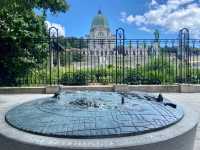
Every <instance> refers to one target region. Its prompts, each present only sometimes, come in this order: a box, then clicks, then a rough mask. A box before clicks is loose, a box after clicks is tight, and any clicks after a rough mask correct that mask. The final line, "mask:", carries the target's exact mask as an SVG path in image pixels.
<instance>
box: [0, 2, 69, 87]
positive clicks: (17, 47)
mask: <svg viewBox="0 0 200 150" xmlns="http://www.w3.org/2000/svg"><path fill="white" fill-rule="evenodd" d="M68 8H69V5H68V4H67V2H66V1H65V0H56V1H55V0H1V1H0V85H5V84H6V85H16V84H17V80H18V78H20V77H22V76H24V75H25V74H27V73H28V72H30V70H31V69H32V68H34V67H38V65H41V64H42V63H44V61H45V60H46V59H45V58H46V57H47V49H46V48H47V37H48V32H47V29H46V25H45V18H46V11H47V10H49V11H50V12H52V13H53V14H56V13H59V12H66V11H67V10H68ZM34 9H40V10H41V11H42V12H43V13H42V15H40V16H39V15H36V13H35V11H34Z"/></svg>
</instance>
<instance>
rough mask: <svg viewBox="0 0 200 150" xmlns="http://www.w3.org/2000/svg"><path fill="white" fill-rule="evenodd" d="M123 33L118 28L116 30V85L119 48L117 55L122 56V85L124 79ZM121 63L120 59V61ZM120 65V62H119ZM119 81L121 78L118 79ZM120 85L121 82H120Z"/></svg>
mask: <svg viewBox="0 0 200 150" xmlns="http://www.w3.org/2000/svg"><path fill="white" fill-rule="evenodd" d="M118 40H119V43H120V44H119V45H118ZM124 46H125V31H124V29H123V28H118V29H117V30H116V84H117V68H118V64H117V53H118V48H119V50H120V51H119V54H122V83H124V79H125V47H124ZM120 58H121V57H120ZM120 61H121V59H120ZM120 64H121V62H120ZM120 71H121V66H120ZM120 79H121V78H120ZM120 83H121V81H120Z"/></svg>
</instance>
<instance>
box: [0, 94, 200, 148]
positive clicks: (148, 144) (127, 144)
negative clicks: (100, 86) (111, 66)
mask: <svg viewBox="0 0 200 150" xmlns="http://www.w3.org/2000/svg"><path fill="white" fill-rule="evenodd" d="M68 94H69V93H68ZM106 94H111V95H112V94H113V93H106ZM115 94H117V95H118V96H119V97H120V98H119V99H118V100H117V97H118V96H116V95H115ZM89 95H91V94H89ZM99 95H101V98H104V100H105V97H104V96H102V93H99ZM122 95H123V96H124V97H125V98H124V101H125V104H122V99H121V96H122ZM122 95H121V93H114V95H112V96H111V97H115V96H116V97H115V98H114V99H111V103H109V100H110V98H108V100H107V101H105V102H103V103H101V102H102V101H101V100H100V101H98V100H97V101H93V100H92V101H91V99H90V100H89V101H87V100H85V101H83V99H79V100H77V98H76V100H77V101H75V100H73V101H71V100H70V101H69V99H67V104H66V101H59V105H62V106H63V105H64V106H65V109H68V107H69V106H70V107H71V106H72V105H73V106H74V109H75V110H73V111H78V110H77V109H84V111H86V112H87V111H96V109H103V110H101V111H103V112H105V111H108V110H107V109H108V108H109V110H110V109H111V110H112V111H114V112H115V111H116V109H117V111H122V110H123V109H125V108H126V109H125V110H129V109H130V110H131V111H133V110H138V111H139V110H144V109H139V108H137V107H139V106H137V105H135V103H137V102H138V101H137V100H133V103H132V102H129V100H128V98H126V96H125V95H124V94H122ZM130 95H134V97H137V96H136V95H137V94H136V93H132V94H130ZM130 95H129V96H130ZM95 97H97V96H95ZM139 97H142V98H145V97H146V98H147V99H145V102H144V104H140V103H139V104H138V105H140V106H145V105H147V104H149V102H150V104H151V106H152V103H155V104H158V105H159V106H161V105H163V107H164V108H165V106H167V108H168V109H170V110H173V109H174V108H171V106H169V105H165V104H167V103H168V104H169V103H170V102H169V101H168V100H165V99H164V101H163V102H156V99H157V97H152V96H149V97H148V96H146V94H145V95H143V94H141V95H139ZM62 98H63V97H62ZM65 98H66V97H65ZM50 99H51V101H52V100H53V99H52V97H51V98H50ZM48 100H49V98H47V99H42V100H41V99H40V100H35V101H32V102H27V103H25V104H22V105H20V106H17V107H14V108H13V106H8V107H5V108H4V110H3V111H2V112H1V113H0V114H1V116H0V120H1V121H0V146H1V147H3V149H5V150H7V149H8V150H16V149H17V150H18V149H19V150H22V149H23V150H36V149H37V150H46V149H48V150H49V149H50V150H51V149H52V150H68V149H77V150H80V149H94V150H95V149H130V150H169V149H170V150H177V149H179V150H192V147H193V144H194V137H195V133H196V127H197V123H198V116H197V114H196V113H195V112H193V111H192V110H190V109H189V108H187V107H185V106H183V107H180V106H179V105H176V106H177V107H176V110H175V112H176V113H173V115H175V116H176V115H177V116H176V117H175V118H176V119H177V120H173V122H171V123H169V124H166V126H162V127H160V126H159V127H158V128H151V130H150V129H149V130H141V131H140V132H133V131H135V129H134V127H132V128H133V129H134V130H128V131H129V132H128V134H127V131H126V132H125V133H124V132H116V133H115V134H109V135H108V133H107V134H102V135H99V134H98V135H97V134H96V135H94V134H89V135H88V134H86V135H85V134H84V136H83V135H82V134H80V133H79V132H75V133H76V134H75V133H73V136H72V135H70V134H69V133H68V134H66V133H65V135H66V136H63V135H62V136H59V135H52V133H50V134H49V132H46V133H45V132H43V133H38V132H32V131H28V130H25V129H20V128H19V127H14V125H12V124H11V122H10V123H9V117H8V115H9V114H10V113H11V114H12V112H15V110H18V109H19V108H21V106H26V107H27V105H30V104H38V103H39V104H44V103H46V102H47V101H48ZM65 100H66V99H65ZM112 100H115V102H116V103H113V102H112ZM141 101H142V99H141ZM146 101H147V102H146ZM146 103H147V104H146ZM47 104H49V103H48V102H47ZM68 104H69V105H68ZM110 104H112V105H111V106H110ZM126 104H127V105H126ZM130 104H134V107H133V108H134V109H133V108H132V107H131V108H129V106H130ZM39 106H41V105H39ZM51 107H52V106H51ZM70 107H69V108H70ZM127 107H128V108H127ZM156 107H157V105H156ZM163 107H161V108H162V109H163ZM42 108H43V109H42V110H43V111H44V110H45V111H47V110H48V109H46V107H45V109H44V107H42ZM40 109H41V107H40ZM146 109H147V108H146ZM148 110H150V108H148ZM79 111H80V110H79ZM84 111H83V112H84ZM62 112H63V111H62ZM142 112H143V114H144V112H145V111H142ZM164 112H165V111H164ZM51 113H52V112H51ZM56 113H57V114H59V115H60V112H59V111H56ZM19 114H20V113H19ZM64 114H65V113H64ZM66 114H68V112H66ZM108 114H109V113H108ZM161 114H162V113H161ZM62 115H63V114H62ZM5 116H7V117H8V118H6V119H5ZM153 116H154V115H153ZM161 116H162V115H161ZM18 117H19V116H18ZM79 117H80V116H79ZM107 117H109V115H107ZM143 117H144V116H143ZM118 118H119V119H122V118H120V117H118ZM10 119H12V118H10ZM18 119H19V118H18ZM147 119H148V118H147ZM165 119H166V118H165ZM168 119H169V118H168ZM168 119H167V120H168ZM133 120H135V119H133ZM140 120H141V119H140ZM144 120H146V118H145V117H144ZM168 121H169V120H168ZM29 122H30V120H29ZM122 122H123V121H122ZM136 122H138V120H137V121H136ZM118 123H121V122H118ZM125 123H126V122H125ZM108 124H109V123H108ZM26 125H27V124H26ZM125 125H126V124H125ZM125 125H124V124H123V125H122V128H123V127H125ZM137 125H138V126H139V125H141V124H137ZM100 127H101V126H100ZM143 127H144V126H143ZM26 129H27V126H26ZM74 129H76V128H74ZM143 129H144V128H143ZM145 129H146V128H145ZM42 131H43V130H42ZM46 131H48V130H46ZM122 131H123V130H122ZM136 131H138V130H136ZM102 133H104V132H102Z"/></svg>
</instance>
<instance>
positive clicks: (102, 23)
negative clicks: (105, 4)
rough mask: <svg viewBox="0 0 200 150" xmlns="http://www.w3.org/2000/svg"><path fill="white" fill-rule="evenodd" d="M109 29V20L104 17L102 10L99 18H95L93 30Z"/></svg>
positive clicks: (99, 12)
mask: <svg viewBox="0 0 200 150" xmlns="http://www.w3.org/2000/svg"><path fill="white" fill-rule="evenodd" d="M99 27H101V28H107V29H108V28H109V25H108V21H107V18H106V17H104V16H103V15H102V12H101V10H99V11H98V14H97V16H95V17H94V19H93V21H92V25H91V29H94V28H99Z"/></svg>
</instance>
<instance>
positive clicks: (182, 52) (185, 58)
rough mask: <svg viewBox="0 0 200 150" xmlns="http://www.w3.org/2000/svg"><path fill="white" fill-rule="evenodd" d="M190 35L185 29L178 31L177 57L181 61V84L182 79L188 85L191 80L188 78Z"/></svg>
mask: <svg viewBox="0 0 200 150" xmlns="http://www.w3.org/2000/svg"><path fill="white" fill-rule="evenodd" d="M189 40H190V35H189V30H188V29H187V28H183V29H181V30H180V31H179V53H178V57H179V58H180V61H181V66H180V69H181V70H180V71H181V72H180V73H181V82H183V81H182V80H183V77H184V80H185V82H186V83H189V82H190V80H191V77H190V68H191V67H190V65H191V64H190V62H191V59H190V57H191V53H190V46H189V44H190V41H189Z"/></svg>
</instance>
